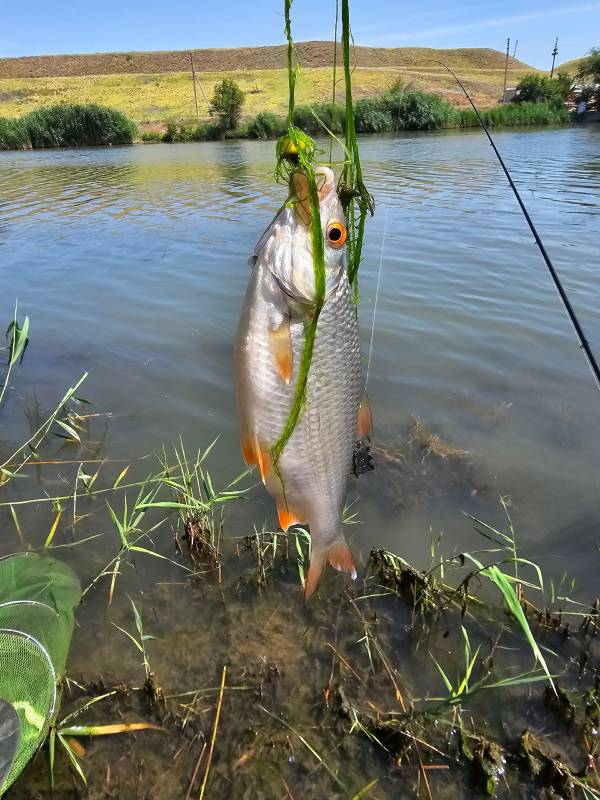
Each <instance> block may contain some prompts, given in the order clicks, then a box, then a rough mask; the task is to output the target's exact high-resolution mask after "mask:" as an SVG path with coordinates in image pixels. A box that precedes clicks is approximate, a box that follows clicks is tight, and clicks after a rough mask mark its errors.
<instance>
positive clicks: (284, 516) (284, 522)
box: [277, 499, 303, 533]
mask: <svg viewBox="0 0 600 800" xmlns="http://www.w3.org/2000/svg"><path fill="white" fill-rule="evenodd" d="M277 516H278V517H279V524H280V525H281V529H282V530H284V531H285V532H286V533H287V532H288V529H289V528H291V526H292V525H298V523H300V522H302V521H303V520H302V517H301V515H300V514H297V513H296V512H295V511H292V509H291V508H290V507H289V506H288V505H287V503H286V502H285V500H283V499H281V500H278V501H277Z"/></svg>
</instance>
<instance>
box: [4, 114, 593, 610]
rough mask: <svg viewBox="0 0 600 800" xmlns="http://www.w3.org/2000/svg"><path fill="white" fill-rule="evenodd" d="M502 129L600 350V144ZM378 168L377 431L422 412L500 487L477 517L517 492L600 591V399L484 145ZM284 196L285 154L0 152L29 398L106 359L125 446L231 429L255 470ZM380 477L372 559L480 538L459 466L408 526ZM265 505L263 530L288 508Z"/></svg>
mask: <svg viewBox="0 0 600 800" xmlns="http://www.w3.org/2000/svg"><path fill="white" fill-rule="evenodd" d="M496 137H497V140H498V143H499V146H500V148H501V150H502V152H503V154H504V155H505V157H506V159H507V161H508V163H509V164H510V166H511V168H512V170H513V172H514V177H515V180H516V182H517V184H518V186H519V188H520V189H521V191H522V192H523V195H524V198H525V200H526V202H527V204H528V206H529V208H530V210H531V213H532V215H533V217H534V219H535V221H536V224H537V225H538V228H539V229H540V232H541V234H542V236H543V238H544V240H545V242H546V244H547V247H548V249H549V251H550V253H551V255H552V258H553V260H554V261H555V263H556V266H557V268H558V269H559V270H560V272H561V275H562V276H563V278H564V282H565V284H566V285H567V286H568V287H569V289H570V291H571V293H572V299H573V303H574V304H575V306H576V308H577V311H578V313H579V314H580V315H581V319H582V322H583V324H584V327H585V329H586V332H587V334H588V336H589V339H590V341H591V343H592V345H593V346H594V347H595V348H596V350H598V351H600V311H599V309H600V282H599V281H598V277H597V246H598V238H599V233H600V147H598V145H599V144H600V132H597V131H595V130H592V129H581V128H578V129H561V130H557V131H551V130H541V131H523V132H514V131H513V132H499V133H497V134H496ZM362 155H363V160H364V170H365V174H366V177H367V180H368V185H369V188H370V189H371V191H372V192H373V194H374V195H375V197H376V200H377V203H378V213H377V215H376V217H375V219H374V220H373V221H372V223H370V225H369V226H368V230H367V240H366V244H365V260H364V263H363V265H362V268H361V325H362V330H363V338H364V341H365V343H366V342H367V340H368V337H369V334H370V323H371V315H372V310H373V299H374V292H375V284H376V277H377V269H378V265H379V255H380V252H381V248H382V247H383V271H382V292H381V296H380V303H379V310H378V316H377V321H376V333H375V348H374V355H373V360H372V364H371V382H370V386H369V390H370V394H371V399H372V404H373V406H374V411H375V417H376V431H377V436H378V439H379V441H380V442H383V443H385V442H388V441H392V440H393V439H394V438H397V437H398V436H401V434H402V431H404V430H406V427H407V425H408V424H409V422H410V419H411V415H413V414H414V415H418V416H419V417H421V418H422V419H424V420H425V421H426V422H427V424H428V425H429V426H430V427H432V428H433V429H434V430H436V431H438V432H439V433H440V435H442V436H443V438H444V439H445V440H447V441H448V442H450V443H452V444H453V445H454V446H456V447H457V448H459V449H461V450H466V451H468V452H469V454H470V459H471V462H470V463H471V464H472V468H473V470H474V471H475V473H476V476H477V479H478V480H477V481H476V484H478V481H479V482H481V483H485V485H486V486H487V487H489V490H488V491H487V492H485V493H484V494H485V496H483V497H482V496H479V495H478V496H477V497H473V499H472V503H473V504H474V507H475V506H476V507H477V510H478V513H480V514H486V515H487V517H488V518H490V519H491V520H492V521H494V520H495V521H500V515H499V511H498V505H497V501H496V498H497V495H498V493H502V494H504V495H509V496H510V497H511V500H512V503H513V506H514V516H515V519H516V520H517V521H518V523H519V532H520V536H521V539H522V541H523V544H524V546H525V548H529V550H530V551H536V552H538V553H539V551H540V548H541V547H542V545H543V544H546V545H547V547H549V548H552V551H553V554H554V555H557V556H561V555H562V556H564V555H566V548H565V550H563V551H562V552H561V542H562V541H563V537H564V535H565V534H564V531H569V534H568V536H569V540H570V543H571V544H570V545H569V555H572V544H573V542H574V541H577V543H578V545H580V546H581V548H582V554H581V562H580V563H579V564H577V563H571V561H570V563H569V568H570V570H571V571H575V572H577V571H579V572H580V573H581V575H582V578H583V580H584V581H585V580H587V581H589V580H590V576H589V573H590V570H589V559H590V558H596V554H595V553H591V551H590V548H589V543H587V544H586V542H588V539H589V530H590V526H592V527H593V524H594V523H593V520H596V521H597V522H598V521H599V520H600V517H599V513H598V510H597V509H596V508H595V499H596V498H597V496H598V490H599V488H600V477H599V476H600V469H599V468H600V453H599V451H598V448H597V437H596V436H595V435H593V433H592V432H594V431H597V430H598V424H599V421H600V403H599V400H598V395H597V392H596V390H595V387H594V384H593V381H592V380H591V378H590V376H589V373H588V370H587V367H586V364H585V361H584V359H583V357H582V355H581V353H580V352H579V349H578V347H577V343H576V341H575V339H574V337H573V335H572V331H571V329H570V326H569V324H568V321H567V320H566V318H565V316H564V312H563V311H562V309H561V306H560V303H559V301H558V299H557V297H556V295H555V290H554V288H553V286H552V284H551V282H550V279H549V277H548V276H547V273H546V271H545V267H544V265H543V262H542V261H541V258H540V256H539V253H538V252H537V249H536V247H535V245H534V243H533V242H532V240H531V236H530V234H529V232H528V230H527V228H526V226H525V223H524V221H523V219H522V217H521V215H520V212H519V210H518V208H517V207H516V204H515V202H514V198H513V197H512V195H511V193H510V191H509V189H508V187H507V185H506V181H505V179H504V177H503V175H502V173H501V171H500V169H499V167H498V165H497V164H496V162H495V161H494V158H493V154H492V152H491V150H490V148H489V146H488V145H487V143H486V141H485V140H484V138H483V137H482V136H480V135H479V134H478V133H477V132H467V133H462V134H454V133H441V134H429V135H414V134H411V135H404V136H400V137H382V138H372V139H365V140H363V142H362ZM284 197H285V190H284V188H283V187H281V186H278V185H277V184H276V183H275V182H274V180H273V143H272V142H266V143H258V142H224V143H206V144H189V145H158V146H145V147H133V148H112V149H104V150H94V149H88V150H73V151H61V152H50V151H49V152H34V153H3V154H0V245H2V247H0V280H1V285H2V301H3V306H4V308H3V314H4V318H5V319H8V316H9V314H10V309H11V307H12V303H13V300H14V297H15V296H18V297H19V302H20V304H21V307H22V308H23V309H24V310H26V312H27V313H28V314H29V315H30V317H31V320H32V330H31V340H32V341H31V347H30V350H29V352H28V354H27V358H26V360H25V362H24V365H23V368H22V370H20V372H19V376H18V377H19V384H18V385H19V395H20V396H23V397H31V396H32V395H33V392H34V391H36V392H37V393H38V395H39V396H40V397H46V396H50V397H54V396H56V395H57V394H59V393H60V392H61V390H62V389H63V388H64V387H65V386H66V385H68V384H69V383H70V382H71V381H72V380H73V379H74V378H76V377H78V374H79V372H80V371H83V369H89V370H90V371H91V376H90V379H89V381H88V385H87V387H86V395H88V396H90V397H91V398H92V399H93V400H94V402H95V405H96V406H97V407H98V408H99V409H106V410H110V411H113V412H115V418H114V419H113V420H112V421H111V423H110V425H109V438H108V441H107V442H106V444H105V449H104V453H105V454H106V455H111V456H113V457H119V456H123V457H134V456H139V455H143V454H146V453H148V452H151V451H153V450H158V449H159V448H160V447H161V445H162V444H163V443H165V442H166V443H170V442H172V441H174V439H175V438H177V436H178V435H179V433H181V434H182V436H183V437H184V439H185V440H186V442H189V443H190V444H191V445H193V446H202V445H205V444H206V443H207V442H208V441H211V440H212V439H213V438H214V436H215V435H216V434H217V433H221V441H220V446H219V447H218V448H216V449H215V452H214V458H213V463H214V471H215V475H217V476H219V475H220V476H223V477H224V478H226V477H230V476H231V475H232V474H233V473H235V472H236V471H237V470H238V468H241V461H240V457H239V448H238V442H237V423H236V415H235V409H234V403H233V395H232V375H231V350H232V336H233V331H234V330H235V326H236V322H237V315H238V312H239V306H240V303H241V297H242V294H243V290H244V285H245V282H246V279H247V258H248V255H249V253H250V252H251V249H252V247H253V246H254V243H255V242H256V240H257V238H258V237H259V235H260V233H261V232H262V230H263V228H264V227H265V225H266V224H267V223H268V222H269V220H270V219H271V217H272V215H273V213H274V211H275V210H276V208H277V207H278V206H279V204H280V203H281V202H282V200H283V199H284ZM384 208H387V209H388V226H387V233H386V237H385V241H383V242H382V239H383V219H384V216H385V215H384V213H383V209H384ZM365 351H366V348H365ZM123 411H126V412H127V414H126V415H124V416H119V414H120V412H123ZM0 426H1V427H0V439H1V440H2V441H8V440H13V441H16V440H18V438H19V434H20V431H21V430H22V429H24V427H26V425H25V422H24V421H23V419H22V415H21V414H20V411H19V407H18V406H17V404H16V403H12V402H11V403H9V405H8V407H7V412H6V414H5V415H4V416H3V418H2V420H1V421H0ZM372 480H374V481H375V490H372V489H373V487H370V488H369V491H368V492H365V494H366V495H367V496H366V497H365V498H364V499H363V500H362V501H361V504H360V517H361V519H362V520H363V522H364V524H363V525H361V526H359V528H357V529H355V531H353V534H354V537H355V546H356V548H357V550H358V551H359V552H360V551H362V552H363V554H364V553H366V552H367V551H368V549H369V548H370V546H371V545H373V544H376V545H387V546H390V547H393V548H394V549H398V550H400V551H401V552H403V554H404V555H406V556H407V557H408V558H411V559H414V560H415V561H416V562H417V563H421V562H423V560H424V559H426V558H428V555H427V553H428V538H427V537H428V531H429V527H430V525H432V526H433V527H434V528H435V529H440V528H444V529H445V530H446V532H447V540H448V541H449V542H452V543H456V546H457V547H458V546H459V545H460V544H464V543H466V544H469V543H470V542H471V541H472V540H471V539H470V536H471V534H470V531H469V528H468V526H467V525H465V522H464V518H463V517H462V516H461V515H460V513H459V506H460V507H463V508H464V506H465V504H467V505H468V503H469V494H468V492H467V493H465V491H464V490H461V492H459V493H457V491H455V489H454V488H453V482H452V478H451V476H449V477H448V480H447V482H446V483H445V484H443V485H442V486H437V487H436V491H435V493H431V494H432V497H431V502H429V503H427V502H423V503H418V504H415V503H409V502H407V503H403V504H401V507H402V508H403V509H404V511H403V512H402V513H401V514H398V515H395V516H393V517H390V516H389V515H387V514H385V513H384V511H385V509H382V508H381V505H382V502H383V500H381V499H380V500H379V501H378V498H377V492H376V481H377V476H376V475H375V476H374V477H373V478H372ZM439 480H441V481H443V478H439ZM356 488H357V489H360V484H359V485H358V486H357V487H356ZM397 491H398V492H399V493H401V492H412V491H414V487H413V488H411V487H410V486H401V485H399V486H398V487H397ZM433 495H435V496H433ZM261 499H263V498H262V496H260V495H257V502H254V503H252V504H251V506H248V507H247V508H246V509H245V512H244V514H245V516H244V519H243V524H244V525H247V524H248V522H249V521H256V522H257V523H258V524H261V523H262V521H263V519H264V517H265V514H271V507H270V505H263V504H262V503H261V502H259V501H260V500H261ZM467 510H468V509H467ZM584 518H585V519H586V520H587V522H586V524H585V525H582V526H581V529H579V527H578V522H577V520H579V519H584ZM240 524H242V522H240ZM577 530H580V532H579V534H577V533H576V531H577ZM586 531H587V533H586ZM561 532H562V533H561ZM551 568H552V565H551ZM556 569H557V570H559V567H558V566H556ZM587 588H589V587H587ZM582 591H583V592H584V594H585V593H586V586H585V585H583V584H582Z"/></svg>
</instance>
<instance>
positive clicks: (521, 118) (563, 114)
mask: <svg viewBox="0 0 600 800" xmlns="http://www.w3.org/2000/svg"><path fill="white" fill-rule="evenodd" d="M480 114H481V116H482V117H483V120H484V122H485V124H486V125H488V126H489V127H492V128H493V127H500V126H503V125H559V124H563V123H565V122H569V121H570V119H571V117H570V114H569V112H568V111H567V109H566V108H565V107H564V106H562V107H558V106H555V105H552V104H549V103H526V102H521V103H505V104H503V105H499V106H494V107H493V108H489V109H487V110H481V111H480ZM458 115H459V124H460V127H461V128H476V127H479V120H478V119H477V115H476V114H475V112H474V111H473V109H472V108H466V109H462V110H461V111H459V112H458Z"/></svg>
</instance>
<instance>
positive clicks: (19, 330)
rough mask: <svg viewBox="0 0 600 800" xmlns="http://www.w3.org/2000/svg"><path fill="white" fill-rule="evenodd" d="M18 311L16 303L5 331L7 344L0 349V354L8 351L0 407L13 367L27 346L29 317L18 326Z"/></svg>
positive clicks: (21, 357) (20, 358)
mask: <svg viewBox="0 0 600 800" xmlns="http://www.w3.org/2000/svg"><path fill="white" fill-rule="evenodd" d="M18 310H19V306H18V303H15V313H14V315H13V318H12V320H11V322H10V323H9V325H8V328H7V329H6V338H7V339H9V343H8V345H7V346H6V347H0V352H1V351H2V350H7V351H8V357H7V361H6V372H5V373H4V378H3V381H2V385H1V386H0V405H2V400H3V399H4V394H5V392H6V388H7V386H8V383H9V381H10V376H11V372H12V370H13V367H14V366H15V365H16V364H20V363H21V361H23V356H24V355H25V350H26V349H27V345H28V344H29V339H28V338H27V334H28V332H29V317H25V319H24V320H23V324H22V325H20V324H19V322H18V319H17V314H18Z"/></svg>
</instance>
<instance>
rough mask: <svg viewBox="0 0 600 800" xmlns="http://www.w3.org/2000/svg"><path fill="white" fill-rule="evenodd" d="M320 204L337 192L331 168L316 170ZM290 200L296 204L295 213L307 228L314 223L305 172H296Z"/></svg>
mask: <svg viewBox="0 0 600 800" xmlns="http://www.w3.org/2000/svg"><path fill="white" fill-rule="evenodd" d="M315 177H316V179H317V191H318V195H319V203H322V202H323V200H325V198H327V197H329V195H330V194H331V193H332V192H334V191H335V175H334V173H333V170H332V169H330V168H329V167H317V168H316V169H315ZM290 199H291V200H292V202H293V204H294V213H295V214H296V216H297V218H298V219H299V220H300V221H301V222H302V223H303V224H304V225H306V227H307V228H308V227H310V224H311V222H312V208H311V205H310V195H309V189H308V178H307V177H306V175H305V174H304V173H303V172H294V174H293V175H292V178H291V181H290Z"/></svg>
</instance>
